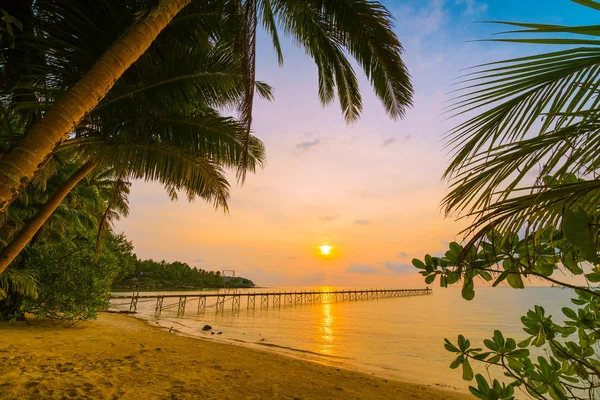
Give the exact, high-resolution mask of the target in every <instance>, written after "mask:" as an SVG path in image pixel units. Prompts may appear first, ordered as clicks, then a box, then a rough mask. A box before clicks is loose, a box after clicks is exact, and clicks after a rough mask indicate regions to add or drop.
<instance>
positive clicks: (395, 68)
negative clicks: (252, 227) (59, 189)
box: [0, 0, 412, 212]
mask: <svg viewBox="0 0 600 400" xmlns="http://www.w3.org/2000/svg"><path fill="white" fill-rule="evenodd" d="M12 3H15V2H12ZM16 3H17V4H19V3H20V4H19V7H14V8H11V9H9V10H8V12H9V14H11V15H13V16H14V17H16V18H18V19H20V20H21V22H23V28H22V34H20V33H18V32H17V35H16V39H15V43H16V44H15V46H14V47H15V51H8V50H5V51H3V53H7V55H8V56H7V57H5V59H6V60H8V62H7V65H8V64H9V63H10V64H11V67H8V68H6V70H7V74H8V76H9V77H11V76H12V77H13V78H14V77H15V76H16V77H17V78H18V79H7V82H13V81H16V83H17V84H16V85H15V86H12V87H10V88H8V89H7V90H8V91H7V92H5V94H4V96H5V97H8V98H9V100H10V101H14V100H15V96H17V97H18V99H17V100H19V101H22V102H27V101H29V102H31V99H32V97H34V98H35V99H36V100H39V101H38V102H41V103H43V105H44V109H43V111H40V112H36V113H29V114H27V115H24V114H22V115H21V118H22V119H23V120H22V121H21V125H22V126H27V127H28V129H26V130H24V132H23V133H24V135H23V137H22V138H21V140H18V141H16V140H15V141H14V143H13V140H12V139H11V143H10V144H11V145H10V146H9V148H10V150H9V151H8V152H7V153H6V154H5V155H4V156H3V157H2V159H0V212H3V211H4V210H6V208H7V207H8V206H9V205H10V203H11V202H12V201H13V200H14V199H15V198H16V196H17V195H18V193H19V192H20V191H21V189H22V188H23V187H25V186H26V185H27V184H28V183H29V182H30V181H31V180H32V178H33V177H34V175H35V174H36V173H37V171H39V170H40V169H41V168H43V166H44V164H45V162H47V160H48V159H49V158H50V156H51V155H52V154H53V152H54V151H56V148H57V146H59V145H60V144H62V143H63V142H64V141H65V140H67V139H68V138H69V136H70V135H71V133H72V130H73V127H74V126H76V125H78V124H79V123H80V122H81V120H82V119H83V118H84V117H85V116H86V115H87V114H88V113H89V112H90V111H91V110H93V109H94V108H95V107H96V106H97V105H98V104H99V102H100V101H101V100H102V99H103V98H104V97H105V96H106V94H107V93H108V92H109V91H110V89H111V88H112V87H113V85H114V83H115V82H116V81H118V80H119V78H120V77H121V76H122V75H123V74H124V73H125V72H126V71H127V70H128V69H129V67H130V66H131V65H132V64H133V63H134V62H135V61H136V60H137V59H138V58H140V57H141V56H142V55H143V54H144V53H145V51H146V50H147V49H148V48H149V47H150V46H151V45H152V43H153V41H154V40H155V39H156V38H157V36H158V35H159V33H161V31H163V30H165V29H166V32H169V30H171V28H173V29H172V30H173V31H176V30H182V31H186V30H187V31H188V32H189V36H190V37H193V36H194V34H195V32H196V30H197V29H199V28H200V27H203V28H205V27H207V26H215V25H216V26H226V27H229V29H230V33H229V34H228V35H227V36H228V37H229V38H231V40H229V43H230V45H231V46H232V47H233V48H234V49H236V50H243V51H242V52H241V54H243V55H244V57H243V66H244V69H245V71H246V73H245V85H244V87H243V90H244V93H243V94H242V95H241V96H240V111H241V120H242V122H243V124H244V125H245V126H246V137H248V135H249V128H250V125H251V111H252V109H251V105H252V100H253V96H254V92H255V90H256V89H255V85H254V70H255V68H254V67H255V63H254V58H255V45H256V29H257V27H258V25H262V26H263V27H264V28H265V29H266V30H267V32H269V33H270V34H271V36H272V38H273V43H274V45H275V48H276V49H277V51H278V54H279V55H280V56H281V51H280V46H279V42H278V33H277V27H279V28H281V29H282V30H283V32H284V33H285V34H287V35H289V36H291V37H293V38H294V39H295V40H296V41H297V43H299V44H300V45H301V46H303V47H304V48H305V50H306V52H307V54H309V55H310V56H311V57H312V58H313V59H314V60H315V62H316V64H317V66H318V71H319V97H320V99H321V101H322V102H323V103H329V102H331V101H332V99H333V98H334V96H335V92H336V89H337V94H338V97H339V100H340V104H341V106H342V109H343V111H344V116H345V117H346V119H347V120H348V121H352V120H354V119H356V118H357V117H358V115H359V114H360V110H361V98H360V93H359V91H358V84H357V80H356V76H355V73H354V71H353V68H352V66H351V65H350V63H349V61H348V58H347V56H346V54H349V55H351V56H352V57H354V58H355V59H356V60H357V62H358V64H359V65H360V66H361V67H362V69H363V71H364V72H365V73H366V75H367V76H368V77H369V79H370V80H371V84H372V86H373V88H374V91H375V93H376V94H377V96H378V97H379V98H380V99H381V100H382V102H383V104H384V106H385V108H386V111H387V112H388V114H389V115H390V116H392V117H402V116H403V115H404V112H405V109H406V108H407V107H408V106H410V104H411V99H412V87H411V84H410V78H409V75H408V72H407V70H406V67H405V65H404V63H403V62H402V59H401V57H400V56H401V53H402V47H401V45H400V43H399V41H398V39H397V37H396V35H395V34H394V32H393V31H392V24H391V15H390V14H389V12H388V11H387V9H386V8H385V7H384V6H383V5H381V4H380V3H379V2H376V1H366V0H343V1H332V0H302V1H301V0H213V1H201V0H194V1H191V0H154V1H152V0H146V1H144V0H141V1H138V0H136V1H134V0H128V1H123V0H119V1H116V0H112V1H104V2H102V3H101V4H98V2H95V1H92V0H87V1H81V0H78V1H76V0H62V1H58V2H57V1H51V0H37V1H35V2H33V1H32V2H16ZM24 3H26V4H27V5H29V7H26V6H22V4H24ZM186 6H187V8H186ZM33 10H35V11H33ZM239 22H242V23H241V24H239ZM190 26H191V27H192V28H190ZM34 28H35V29H34ZM236 32H237V33H239V34H236ZM5 46H7V45H5ZM10 47H11V46H7V47H6V48H10ZM74 56H76V57H80V58H87V60H88V63H87V67H86V68H84V69H81V70H77V69H72V64H71V63H70V62H68V61H69V60H70V59H72V58H73V57H74ZM40 59H42V60H44V62H43V63H41V64H38V63H35V62H33V61H34V60H37V61H39V60H40ZM280 60H281V57H280ZM171 61H172V62H177V61H173V60H171ZM30 70H31V71H32V72H34V73H38V76H40V77H41V78H40V79H35V78H32V76H35V74H33V75H32V74H27V76H26V77H21V76H20V75H19V72H15V71H30ZM11 74H12V75H11ZM69 74H71V75H75V76H76V78H77V79H76V80H75V81H65V80H63V79H62V78H63V77H64V76H68V75H69ZM20 78H23V79H20ZM22 84H23V85H24V86H22ZM32 86H33V89H32V88H31V87H32ZM27 89H29V90H27ZM27 99H29V100H27ZM34 102H35V101H34ZM27 118H29V120H27ZM9 137H11V138H12V137H13V136H12V135H9ZM241 163H242V164H244V160H243V159H242V161H241ZM243 171H244V170H243V169H242V176H243V174H244V172H243Z"/></svg>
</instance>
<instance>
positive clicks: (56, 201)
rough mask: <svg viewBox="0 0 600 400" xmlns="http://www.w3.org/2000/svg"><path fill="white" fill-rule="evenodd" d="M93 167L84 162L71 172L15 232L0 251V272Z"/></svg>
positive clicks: (90, 163) (91, 164) (89, 163)
mask: <svg viewBox="0 0 600 400" xmlns="http://www.w3.org/2000/svg"><path fill="white" fill-rule="evenodd" d="M93 169H94V164H93V163H92V162H89V161H88V162H86V163H85V164H83V165H82V166H81V167H80V168H79V169H78V170H77V171H75V172H74V173H73V175H71V176H70V177H69V179H67V180H66V181H65V183H63V184H62V186H61V187H60V188H58V190H57V191H56V192H54V194H53V195H52V196H50V198H49V199H48V201H47V202H46V203H44V204H43V205H42V206H41V207H40V209H39V210H38V212H37V213H36V214H35V215H34V216H33V218H32V219H31V220H29V221H28V222H27V225H25V226H24V227H23V229H21V231H19V233H17V235H16V236H15V237H14V238H13V240H11V242H10V243H9V244H8V245H7V246H6V247H5V248H4V249H3V250H2V252H1V253H0V274H1V273H2V272H4V270H5V269H6V267H8V265H9V264H10V263H11V262H12V261H13V260H14V259H15V257H16V256H17V255H18V254H19V253H20V252H21V250H23V248H25V246H27V244H28V243H29V242H30V241H31V239H33V236H34V235H35V234H36V233H37V232H38V231H39V230H40V228H41V227H42V225H44V222H46V220H47V219H48V218H50V216H51V215H52V213H53V212H54V210H56V208H57V207H58V206H59V205H60V203H61V202H62V201H63V200H64V198H65V197H66V196H67V195H68V194H69V192H71V190H73V188H74V187H75V185H77V184H78V183H79V182H80V181H81V180H82V179H83V178H85V177H86V176H87V175H88V174H89V173H90V172H91V171H92V170H93Z"/></svg>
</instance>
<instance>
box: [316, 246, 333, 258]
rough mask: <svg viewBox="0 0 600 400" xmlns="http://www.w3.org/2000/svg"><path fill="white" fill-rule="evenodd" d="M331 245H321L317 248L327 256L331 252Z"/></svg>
mask: <svg viewBox="0 0 600 400" xmlns="http://www.w3.org/2000/svg"><path fill="white" fill-rule="evenodd" d="M331 249H332V247H331V246H328V245H323V246H319V250H321V254H323V255H324V256H328V255H329V254H331Z"/></svg>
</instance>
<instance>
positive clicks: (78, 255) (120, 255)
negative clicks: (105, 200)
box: [22, 233, 135, 320]
mask: <svg viewBox="0 0 600 400" xmlns="http://www.w3.org/2000/svg"><path fill="white" fill-rule="evenodd" d="M22 256H23V260H22V264H23V265H24V266H25V267H26V268H30V269H34V270H35V271H36V272H37V275H38V277H39V280H40V282H42V284H41V286H40V289H39V292H38V297H37V298H31V297H28V298H26V299H25V300H24V302H23V305H22V310H23V311H24V312H31V313H35V314H36V315H38V316H39V317H42V318H55V319H67V320H79V319H90V318H95V317H96V313H97V311H98V310H102V309H104V308H106V307H107V306H108V299H109V294H110V293H109V292H110V287H111V285H112V283H113V282H114V280H115V279H117V278H118V277H119V276H120V275H123V274H126V273H128V272H129V271H130V270H131V268H133V266H134V261H135V258H134V256H133V255H132V254H131V244H130V243H129V242H127V241H126V240H125V239H124V237H123V236H114V235H112V234H110V235H107V238H106V239H105V240H104V241H103V243H102V246H101V249H100V253H99V255H98V256H96V253H95V236H94V235H93V234H92V233H91V234H89V235H88V236H76V237H73V238H69V237H66V238H63V239H61V240H58V241H54V242H52V243H51V244H48V245H37V246H30V247H29V248H27V249H26V251H25V252H24V254H23V255H22Z"/></svg>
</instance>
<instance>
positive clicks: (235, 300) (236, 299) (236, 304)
mask: <svg viewBox="0 0 600 400" xmlns="http://www.w3.org/2000/svg"><path fill="white" fill-rule="evenodd" d="M235 310H237V311H240V295H239V294H234V295H233V297H232V298H231V311H235Z"/></svg>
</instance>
